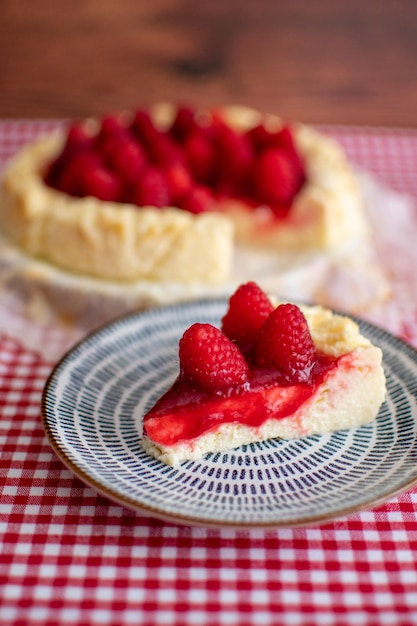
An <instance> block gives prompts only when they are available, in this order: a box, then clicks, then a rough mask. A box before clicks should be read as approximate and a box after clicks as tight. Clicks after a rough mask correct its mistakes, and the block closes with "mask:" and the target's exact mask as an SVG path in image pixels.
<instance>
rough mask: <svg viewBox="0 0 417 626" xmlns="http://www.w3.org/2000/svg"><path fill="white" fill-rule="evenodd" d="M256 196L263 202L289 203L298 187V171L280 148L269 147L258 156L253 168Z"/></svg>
mask: <svg viewBox="0 0 417 626" xmlns="http://www.w3.org/2000/svg"><path fill="white" fill-rule="evenodd" d="M255 188H256V192H257V196H258V198H259V200H260V201H261V202H264V203H265V204H290V203H291V201H292V200H293V198H294V196H295V194H296V193H297V191H299V189H300V180H299V171H298V168H297V166H296V164H295V162H294V160H293V159H292V158H291V156H290V155H289V154H288V152H287V151H285V150H284V149H282V148H270V149H268V150H266V151H265V152H264V153H263V154H262V155H261V156H260V158H259V162H258V164H257V167H256V169H255Z"/></svg>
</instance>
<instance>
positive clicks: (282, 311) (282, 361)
mask: <svg viewBox="0 0 417 626" xmlns="http://www.w3.org/2000/svg"><path fill="white" fill-rule="evenodd" d="M316 359H317V352H316V347H315V345H314V342H313V339H312V337H311V334H310V329H309V327H308V324H307V320H306V318H305V317H304V315H303V313H302V312H301V311H300V309H299V308H298V307H297V306H296V305H295V304H281V305H280V306H279V307H277V308H276V309H275V310H274V311H273V312H272V313H271V315H270V316H269V317H268V319H267V320H266V321H265V322H264V324H263V325H262V327H261V329H260V331H259V336H258V340H257V343H256V345H255V361H256V364H257V365H258V366H259V367H271V368H275V369H277V370H278V371H280V372H281V373H282V374H284V376H285V377H286V379H287V380H288V381H290V382H306V381H308V377H309V375H310V372H311V370H312V368H313V367H314V364H315V363H316Z"/></svg>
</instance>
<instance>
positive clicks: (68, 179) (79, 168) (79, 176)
mask: <svg viewBox="0 0 417 626" xmlns="http://www.w3.org/2000/svg"><path fill="white" fill-rule="evenodd" d="M58 159H61V164H60V170H59V172H58V171H57V172H56V176H57V179H56V187H57V189H59V190H60V191H63V192H64V193H68V194H69V195H72V196H84V195H86V189H85V185H84V179H85V175H86V173H88V172H90V171H92V170H94V169H95V168H96V167H99V166H100V159H99V157H98V155H97V154H95V153H94V152H90V151H85V152H80V153H79V154H76V155H74V156H73V157H72V158H71V159H68V158H65V155H64V154H63V155H61V157H58ZM58 165H59V161H58V160H57V161H56V163H55V168H56V167H57V166H58Z"/></svg>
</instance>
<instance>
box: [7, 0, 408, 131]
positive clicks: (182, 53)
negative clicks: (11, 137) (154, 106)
mask: <svg viewBox="0 0 417 626" xmlns="http://www.w3.org/2000/svg"><path fill="white" fill-rule="evenodd" d="M416 24H417V3H416V2H415V1H414V0H397V1H396V2H392V1H390V0H379V2H371V1H370V0H363V1H358V0H353V1H352V0H338V1H336V2H335V1H334V0H316V1H315V2H307V1H306V0H256V2H255V1H252V0H226V1H225V0H210V2H198V0H197V1H196V0H177V1H175V0H152V1H151V0H147V1H146V0H142V1H140V0H139V1H138V0H124V1H123V2H120V1H117V0H88V1H86V2H82V3H76V4H74V3H71V2H68V3H60V2H54V1H53V0H37V1H36V2H31V0H3V1H2V2H1V3H0V42H1V48H2V54H1V55H0V117H3V118H10V117H14V118H16V117H17V118H21V117H26V118H27V117H30V118H33V117H42V118H45V117H53V118H61V117H77V116H85V115H90V114H96V113H100V112H107V111H109V110H113V109H120V108H129V107H135V106H140V105H146V104H148V103H151V102H154V101H156V100H161V99H168V100H174V101H188V102H193V103H196V104H203V105H206V104H218V103H233V102H234V103H236V102H238V103H243V104H247V105H251V106H255V107H259V108H261V109H264V110H269V111H275V112H279V113H281V114H282V115H283V116H284V117H287V118H296V119H301V120H303V121H305V122H310V123H318V124H321V123H324V124H358V125H382V126H402V127H415V126H417V33H416Z"/></svg>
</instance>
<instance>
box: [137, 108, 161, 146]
mask: <svg viewBox="0 0 417 626" xmlns="http://www.w3.org/2000/svg"><path fill="white" fill-rule="evenodd" d="M132 131H133V133H134V134H135V135H136V137H137V138H138V139H139V141H140V142H141V143H142V144H143V145H144V146H145V147H146V148H149V147H150V146H152V144H153V142H154V141H155V140H156V139H157V138H158V137H159V134H160V133H159V130H158V129H157V128H156V127H155V125H154V123H153V121H152V118H151V116H150V114H149V113H148V111H144V110H143V109H139V110H138V111H136V113H135V115H134V118H133V122H132Z"/></svg>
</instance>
